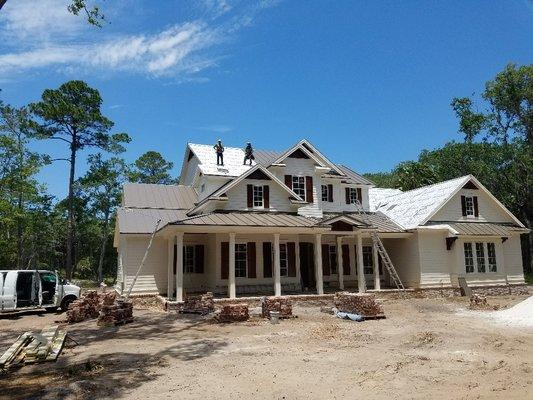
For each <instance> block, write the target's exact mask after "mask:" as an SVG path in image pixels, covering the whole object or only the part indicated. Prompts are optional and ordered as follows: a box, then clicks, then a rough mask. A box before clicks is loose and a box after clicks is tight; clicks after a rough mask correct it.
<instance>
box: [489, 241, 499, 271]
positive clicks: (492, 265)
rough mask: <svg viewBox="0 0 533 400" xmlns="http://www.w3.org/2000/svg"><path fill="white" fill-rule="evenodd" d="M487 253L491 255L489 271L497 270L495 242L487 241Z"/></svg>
mask: <svg viewBox="0 0 533 400" xmlns="http://www.w3.org/2000/svg"><path fill="white" fill-rule="evenodd" d="M487 254H488V256H489V272H497V271H498V267H497V265H496V246H495V245H494V243H487Z"/></svg>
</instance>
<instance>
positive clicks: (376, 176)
mask: <svg viewBox="0 0 533 400" xmlns="http://www.w3.org/2000/svg"><path fill="white" fill-rule="evenodd" d="M363 176H364V177H365V178H366V179H369V180H370V181H372V182H373V183H374V184H375V185H376V186H377V187H383V188H397V187H398V176H397V174H396V173H395V171H391V172H367V173H366V174H363Z"/></svg>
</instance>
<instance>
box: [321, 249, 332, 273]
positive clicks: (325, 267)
mask: <svg viewBox="0 0 533 400" xmlns="http://www.w3.org/2000/svg"><path fill="white" fill-rule="evenodd" d="M322 273H323V274H324V276H328V275H329V273H330V266H329V244H323V245H322Z"/></svg>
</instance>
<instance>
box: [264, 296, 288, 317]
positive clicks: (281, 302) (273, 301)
mask: <svg viewBox="0 0 533 400" xmlns="http://www.w3.org/2000/svg"><path fill="white" fill-rule="evenodd" d="M272 311H276V312H278V313H279V318H291V317H292V302H291V300H290V299H289V298H288V297H263V298H262V299H261V316H262V317H263V318H270V313H271V312H272Z"/></svg>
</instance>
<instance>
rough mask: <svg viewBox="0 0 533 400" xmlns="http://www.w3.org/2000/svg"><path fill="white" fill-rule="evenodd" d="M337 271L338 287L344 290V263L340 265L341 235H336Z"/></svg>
mask: <svg viewBox="0 0 533 400" xmlns="http://www.w3.org/2000/svg"><path fill="white" fill-rule="evenodd" d="M337 271H338V272H339V289H340V290H344V265H342V237H341V236H338V237H337Z"/></svg>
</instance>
